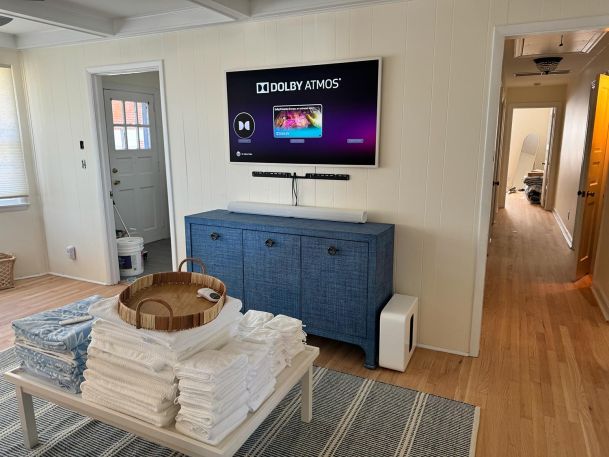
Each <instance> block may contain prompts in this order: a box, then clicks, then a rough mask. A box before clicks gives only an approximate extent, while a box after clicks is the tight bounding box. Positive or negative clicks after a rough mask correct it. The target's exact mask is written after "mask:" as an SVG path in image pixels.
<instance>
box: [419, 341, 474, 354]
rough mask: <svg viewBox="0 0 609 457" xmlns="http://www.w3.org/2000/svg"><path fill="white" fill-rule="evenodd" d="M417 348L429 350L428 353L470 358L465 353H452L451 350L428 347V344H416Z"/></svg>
mask: <svg viewBox="0 0 609 457" xmlns="http://www.w3.org/2000/svg"><path fill="white" fill-rule="evenodd" d="M417 347H419V348H423V349H429V350H430V351H437V352H446V353H448V354H454V355H461V356H463V357H470V355H469V354H468V353H467V352H461V351H453V350H452V349H444V348H439V347H436V346H430V345H428V344H418V343H417Z"/></svg>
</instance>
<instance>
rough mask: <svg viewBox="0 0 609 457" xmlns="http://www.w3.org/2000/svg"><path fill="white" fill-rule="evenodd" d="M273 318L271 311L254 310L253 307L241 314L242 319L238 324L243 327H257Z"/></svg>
mask: <svg viewBox="0 0 609 457" xmlns="http://www.w3.org/2000/svg"><path fill="white" fill-rule="evenodd" d="M271 319H273V315H272V314H271V313H267V312H265V311H256V310H254V309H250V310H249V311H248V312H246V313H245V314H244V315H243V319H242V320H241V323H240V324H239V326H240V327H243V328H250V329H254V328H258V327H262V326H263V325H264V324H266V323H267V322H269V321H270V320H271Z"/></svg>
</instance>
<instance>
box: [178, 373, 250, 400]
mask: <svg viewBox="0 0 609 457" xmlns="http://www.w3.org/2000/svg"><path fill="white" fill-rule="evenodd" d="M245 388H247V383H246V381H245V379H244V378H243V376H240V377H235V378H234V379H230V380H228V381H227V382H222V383H220V384H216V383H209V382H207V381H199V380H196V379H189V378H182V379H180V385H179V389H180V392H182V393H186V392H188V393H191V394H197V395H200V396H201V398H207V399H209V400H221V399H222V398H224V397H226V396H227V395H230V394H231V393H232V392H234V391H236V390H242V389H245Z"/></svg>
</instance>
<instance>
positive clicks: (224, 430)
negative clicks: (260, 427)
mask: <svg viewBox="0 0 609 457" xmlns="http://www.w3.org/2000/svg"><path fill="white" fill-rule="evenodd" d="M247 412H248V407H247V406H243V407H242V408H239V409H237V410H236V411H235V412H234V413H233V414H231V415H230V416H229V417H227V418H226V419H224V420H223V421H222V422H220V423H219V424H217V425H215V426H214V427H212V428H209V427H205V426H202V425H200V424H196V423H193V422H191V421H189V420H187V419H184V418H183V417H180V416H179V415H178V417H176V425H175V427H176V430H177V431H179V432H180V433H183V434H184V435H187V436H190V437H191V438H194V439H196V440H199V441H203V442H204V443H208V444H211V445H212V446H215V445H217V444H219V443H220V442H221V441H222V440H223V439H224V438H225V437H226V436H227V435H228V434H229V433H231V432H232V431H233V430H235V429H236V428H237V427H238V426H239V425H240V424H241V423H242V422H243V421H244V420H245V419H246V418H247Z"/></svg>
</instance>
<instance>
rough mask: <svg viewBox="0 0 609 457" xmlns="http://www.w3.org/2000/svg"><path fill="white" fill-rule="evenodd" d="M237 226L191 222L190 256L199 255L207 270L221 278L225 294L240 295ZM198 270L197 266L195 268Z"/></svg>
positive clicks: (240, 243)
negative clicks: (216, 225)
mask: <svg viewBox="0 0 609 457" xmlns="http://www.w3.org/2000/svg"><path fill="white" fill-rule="evenodd" d="M241 232H242V230H241V229H231V228H226V227H214V226H211V225H198V224H192V225H191V226H190V243H191V251H192V253H191V255H192V257H195V258H200V259H201V260H202V261H203V263H204V264H205V266H206V267H207V273H208V274H210V275H212V276H215V277H217V278H219V279H221V280H222V281H223V282H224V284H226V287H227V289H228V294H229V295H230V296H232V297H236V298H239V299H242V298H243V239H242V236H241ZM195 271H199V267H195Z"/></svg>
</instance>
